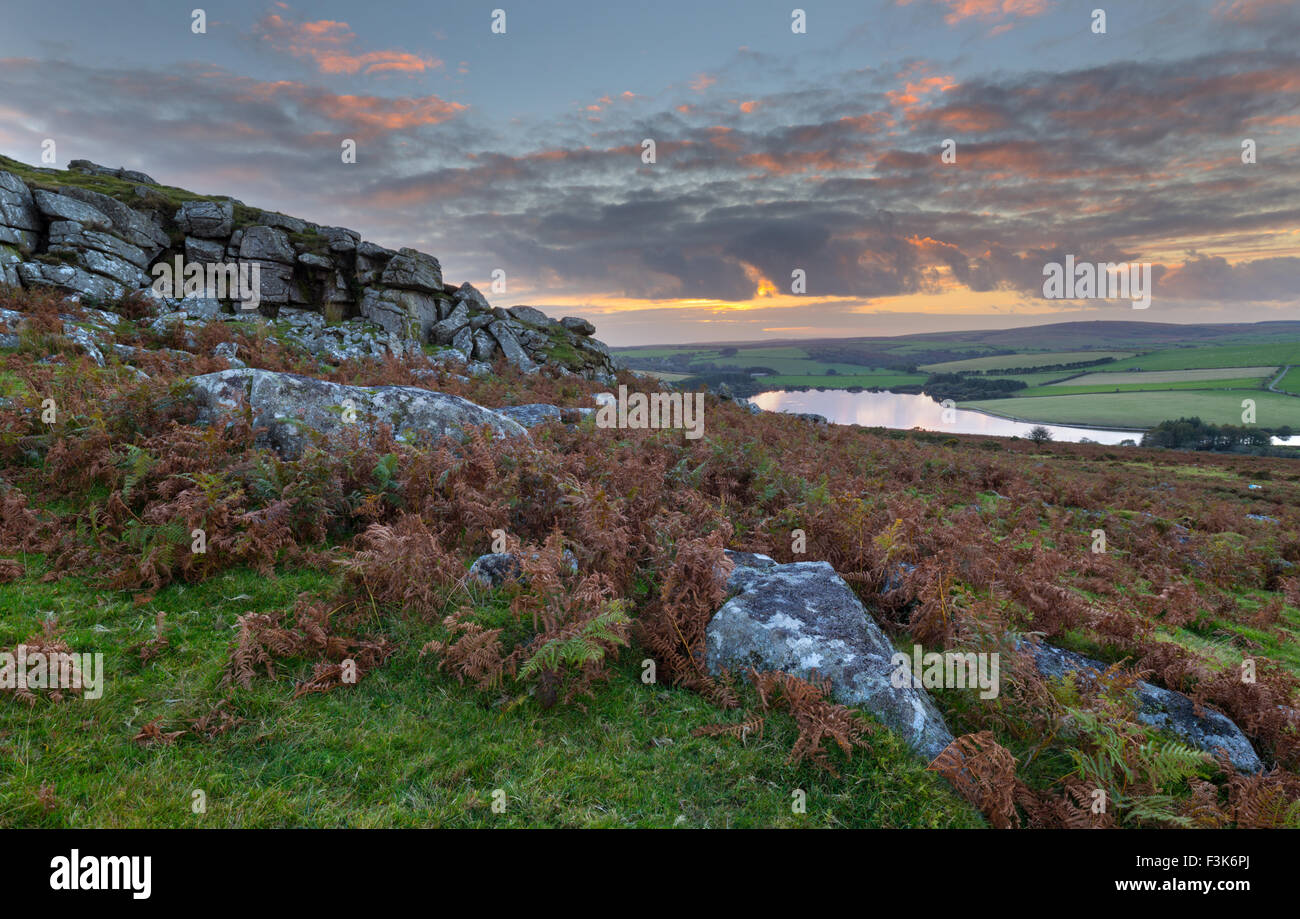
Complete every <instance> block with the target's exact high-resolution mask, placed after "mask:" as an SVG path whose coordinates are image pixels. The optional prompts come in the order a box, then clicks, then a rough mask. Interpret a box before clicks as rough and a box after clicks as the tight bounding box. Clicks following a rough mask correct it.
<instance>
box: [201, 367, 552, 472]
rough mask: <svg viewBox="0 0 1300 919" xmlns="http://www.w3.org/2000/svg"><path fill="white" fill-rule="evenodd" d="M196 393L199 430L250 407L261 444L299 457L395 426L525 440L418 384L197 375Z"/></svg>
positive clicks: (398, 430)
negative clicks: (322, 443) (319, 442)
mask: <svg viewBox="0 0 1300 919" xmlns="http://www.w3.org/2000/svg"><path fill="white" fill-rule="evenodd" d="M191 383H192V384H193V390H192V394H193V397H194V399H195V400H196V401H197V403H198V406H199V415H198V421H199V423H200V424H211V423H213V422H215V421H217V420H218V419H219V418H220V417H221V415H222V414H223V413H225V412H229V411H233V410H236V409H237V408H238V407H239V406H240V405H241V404H243V405H247V406H248V408H249V409H250V410H251V412H252V414H253V424H254V426H255V427H265V428H267V431H266V433H265V434H263V435H261V442H262V443H263V444H265V445H267V446H270V447H272V448H273V449H275V450H276V451H277V452H278V453H280V455H282V456H284V457H287V458H290V459H293V458H297V457H299V456H301V455H302V452H303V450H304V448H305V447H306V446H307V445H308V444H309V443H311V442H313V441H314V440H315V438H314V437H313V436H312V433H313V432H315V433H316V434H319V435H322V436H323V437H324V438H325V439H329V438H331V437H333V436H337V435H339V434H341V433H342V432H343V431H344V430H345V429H348V428H350V427H352V426H358V427H359V428H360V429H361V430H362V431H363V432H368V431H373V430H377V428H378V426H379V425H381V424H388V425H391V426H392V428H393V432H394V434H396V435H397V436H398V437H399V438H400V439H403V440H408V441H409V440H416V439H418V438H420V437H421V436H426V435H427V436H431V437H433V438H438V437H443V436H459V435H460V434H461V432H462V431H463V429H465V428H467V427H474V426H479V425H487V426H488V427H490V428H491V429H492V430H493V432H495V433H496V434H498V435H501V436H505V437H510V436H518V435H521V434H525V433H526V432H525V431H524V429H523V428H522V427H521V426H520V425H519V424H517V423H516V422H514V421H511V420H510V419H509V418H505V417H503V416H501V415H498V414H497V413H496V412H493V411H491V410H490V409H486V408H483V407H482V406H480V405H476V404H475V403H473V402H470V401H469V400H468V399H462V398H461V397H460V396H453V395H449V394H447V393H438V392H430V391H429V390H427V389H418V388H416V387H413V386H345V385H342V384H340V383H330V382H327V381H325V380H316V379H313V378H311V377H305V376H299V375H298V374H293V373H275V372H272V371H269V370H254V369H235V370H222V371H219V372H217V373H207V374H203V375H202V376H197V377H194V378H193V379H192V380H191Z"/></svg>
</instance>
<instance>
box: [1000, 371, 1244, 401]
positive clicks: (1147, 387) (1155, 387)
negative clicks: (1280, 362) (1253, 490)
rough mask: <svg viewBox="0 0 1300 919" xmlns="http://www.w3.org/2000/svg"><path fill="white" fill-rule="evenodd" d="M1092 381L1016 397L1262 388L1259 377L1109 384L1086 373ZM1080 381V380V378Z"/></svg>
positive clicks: (1033, 389) (1021, 392)
mask: <svg viewBox="0 0 1300 919" xmlns="http://www.w3.org/2000/svg"><path fill="white" fill-rule="evenodd" d="M1115 375H1116V376H1119V377H1124V378H1127V377H1130V376H1134V374H1127V373H1125V374H1115ZM1088 376H1089V377H1090V378H1092V379H1093V380H1094V381H1095V382H1092V383H1091V384H1085V383H1081V382H1080V381H1079V380H1067V381H1066V382H1065V383H1062V384H1061V385H1059V386H1031V387H1030V388H1029V389H1022V390H1019V391H1018V392H1017V393H1016V398H1020V399H1023V398H1026V397H1030V398H1032V397H1034V396H1069V395H1076V394H1080V393H1113V392H1171V391H1184V390H1196V391H1205V390H1216V389H1262V388H1263V382H1264V381H1263V380H1262V379H1260V378H1259V377H1242V378H1240V379H1235V380H1186V381H1183V382H1168V383H1160V382H1156V381H1152V382H1150V383H1121V382H1119V381H1118V380H1116V381H1115V382H1114V383H1108V382H1107V381H1105V380H1104V379H1099V378H1102V377H1105V376H1106V374H1101V373H1091V374H1088ZM1080 379H1082V378H1080Z"/></svg>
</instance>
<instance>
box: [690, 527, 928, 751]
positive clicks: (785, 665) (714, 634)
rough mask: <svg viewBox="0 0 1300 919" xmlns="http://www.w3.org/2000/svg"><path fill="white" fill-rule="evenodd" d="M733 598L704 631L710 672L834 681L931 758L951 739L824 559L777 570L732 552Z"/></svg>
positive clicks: (838, 694) (759, 558) (840, 697)
mask: <svg viewBox="0 0 1300 919" xmlns="http://www.w3.org/2000/svg"><path fill="white" fill-rule="evenodd" d="M727 556H728V557H729V558H730V559H731V560H732V561H733V562H734V563H735V568H734V569H733V570H732V573H731V577H730V578H729V579H728V581H727V588H728V590H729V591H732V592H734V593H735V596H733V597H732V598H731V599H730V600H728V601H727V602H726V604H725V605H724V606H723V607H722V608H721V609H720V610H718V612H717V614H716V615H715V616H714V617H713V620H712V621H711V622H710V623H709V626H708V630H707V639H708V641H707V643H708V667H709V670H710V672H712V673H714V674H717V673H720V672H721V671H723V670H731V671H733V672H734V671H740V670H743V669H745V668H747V667H751V666H753V667H756V668H757V669H759V670H780V671H783V672H785V673H789V674H793V675H794V676H797V677H800V678H802V679H812V678H813V677H814V676H816V677H817V678H819V679H824V680H830V683H831V695H832V697H833V698H834V699H835V701H836V702H839V703H841V704H843V705H853V706H858V707H860V708H862V709H864V710H866V711H868V712H870V713H871V714H873V715H875V716H876V717H877V718H879V719H880V720H881V721H882V722H884V723H885V724H886V725H888V726H889V727H890V728H892V729H893V730H895V731H897V732H898V733H899V734H901V735H902V736H903V738H904V739H905V740H906V741H907V742H908V744H909V745H911V747H912V748H913V749H914V750H916V751H917V752H919V753H922V754H923V755H925V756H927V757H929V758H931V759H933V758H934V757H936V756H938V755H939V753H940V752H941V751H942V750H943V748H944V747H946V746H948V744H950V743H951V742H952V739H953V738H952V734H951V733H950V732H949V730H948V726H947V724H945V723H944V720H943V715H942V714H940V712H939V710H938V708H936V707H935V704H934V701H933V700H932V699H931V698H930V696H929V694H928V693H927V692H926V691H925V690H924V689H920V688H913V687H911V686H907V687H903V688H895V687H894V686H893V685H892V684H891V681H890V676H891V674H892V673H893V671H894V669H895V668H894V665H893V663H892V659H893V656H894V653H895V651H894V646H893V645H892V644H890V642H889V639H887V638H886V637H885V634H884V632H882V631H881V630H880V627H879V626H878V625H876V623H875V621H874V620H872V618H871V617H870V616H869V615H868V614H867V610H866V608H865V607H864V606H863V605H862V601H861V600H859V599H858V598H857V595H856V594H854V593H853V591H852V590H850V589H849V585H848V584H846V583H844V579H843V578H841V577H840V576H839V575H838V574H836V573H835V569H834V568H832V567H831V566H830V564H829V563H827V562H796V563H794V564H788V565H778V564H777V563H776V562H775V561H773V560H772V559H771V558H769V557H767V556H766V555H756V554H753V553H747V552H728V553H727Z"/></svg>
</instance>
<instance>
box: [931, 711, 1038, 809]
mask: <svg viewBox="0 0 1300 919" xmlns="http://www.w3.org/2000/svg"><path fill="white" fill-rule="evenodd" d="M927 768H928V769H929V770H930V771H931V772H937V773H939V774H940V775H941V776H943V777H944V778H945V779H947V780H948V782H949V783H950V784H951V785H952V787H953V788H955V789H956V790H957V793H958V794H959V795H961V796H962V797H963V798H965V799H966V800H967V801H969V802H970V803H971V804H974V805H975V806H976V807H977V808H979V810H980V812H981V813H982V814H983V815H984V816H985V817H987V818H988V821H989V823H991V824H993V826H994V828H995V829H999V830H1006V829H1011V828H1012V827H1017V826H1019V825H1020V815H1019V814H1017V813H1016V805H1015V800H1014V798H1015V790H1016V759H1015V757H1014V756H1012V755H1011V753H1010V752H1009V751H1008V750H1006V749H1005V748H1004V747H1002V746H1001V745H999V744H998V742H997V741H996V740H994V739H993V734H992V732H990V731H980V732H978V733H976V734H963V735H962V736H961V737H958V738H956V739H955V740H953V742H952V743H950V744H948V746H946V747H944V748H943V750H942V752H940V753H939V755H938V756H936V757H935V758H934V760H933V761H932V762H931V763H930V765H929V766H928V767H927Z"/></svg>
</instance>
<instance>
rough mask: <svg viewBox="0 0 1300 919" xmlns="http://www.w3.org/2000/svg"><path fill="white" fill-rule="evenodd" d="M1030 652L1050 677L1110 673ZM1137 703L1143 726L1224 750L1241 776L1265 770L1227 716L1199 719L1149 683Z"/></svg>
mask: <svg viewBox="0 0 1300 919" xmlns="http://www.w3.org/2000/svg"><path fill="white" fill-rule="evenodd" d="M1029 650H1030V652H1031V653H1032V654H1033V656H1034V666H1036V667H1037V668H1038V671H1039V672H1040V673H1042V674H1043V675H1044V676H1047V677H1053V678H1057V679H1059V678H1061V677H1064V676H1066V675H1067V674H1070V673H1075V672H1086V671H1088V670H1095V671H1097V672H1098V673H1100V672H1103V671H1105V669H1106V664H1104V663H1102V662H1101V661H1098V660H1093V659H1092V658H1090V657H1084V656H1083V655H1082V654H1076V653H1075V652H1073V651H1066V650H1064V649H1062V648H1057V647H1054V646H1052V645H1049V644H1045V643H1042V642H1037V643H1034V644H1032V645H1031V646H1030V649H1029ZM1137 701H1138V720H1139V721H1141V722H1142V723H1143V724H1146V725H1149V726H1151V727H1153V728H1155V729H1156V730H1158V731H1166V732H1168V733H1170V734H1172V735H1174V737H1176V738H1177V739H1179V740H1181V741H1183V742H1184V743H1186V744H1188V745H1190V746H1193V747H1196V748H1197V749H1198V750H1204V751H1206V752H1207V753H1210V754H1211V755H1213V754H1214V752H1215V750H1217V749H1219V748H1222V749H1224V750H1226V751H1227V752H1228V759H1229V760H1231V761H1232V765H1233V766H1234V767H1236V769H1237V770H1238V771H1240V772H1259V771H1260V770H1261V769H1263V768H1264V764H1263V763H1261V762H1260V760H1259V755H1258V754H1257V753H1256V752H1255V748H1254V747H1253V746H1251V744H1250V741H1249V740H1248V739H1247V738H1246V735H1245V734H1243V733H1242V732H1241V729H1240V728H1239V727H1237V725H1236V724H1235V723H1233V721H1232V720H1231V719H1230V718H1228V717H1227V716H1226V715H1222V714H1220V713H1219V712H1216V711H1215V710H1214V709H1211V708H1204V707H1202V711H1203V712H1204V715H1203V717H1197V715H1196V709H1195V706H1194V705H1193V704H1192V700H1191V699H1189V698H1188V697H1187V696H1185V695H1183V694H1182V693H1181V692H1174V691H1173V690H1172V689H1164V688H1162V687H1159V686H1155V685H1153V684H1151V683H1146V682H1141V683H1138V684H1137Z"/></svg>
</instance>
